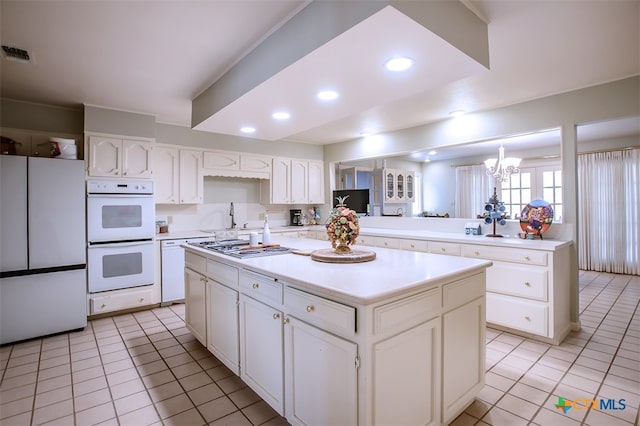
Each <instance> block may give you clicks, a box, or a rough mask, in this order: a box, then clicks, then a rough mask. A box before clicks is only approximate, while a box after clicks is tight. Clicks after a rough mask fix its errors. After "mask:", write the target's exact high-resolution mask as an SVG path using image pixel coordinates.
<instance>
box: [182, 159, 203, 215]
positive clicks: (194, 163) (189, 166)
mask: <svg viewBox="0 0 640 426" xmlns="http://www.w3.org/2000/svg"><path fill="white" fill-rule="evenodd" d="M201 167H202V151H197V150H191V149H181V150H180V203H184V204H202V200H203V195H202V193H203V186H204V181H203V179H202V175H201V171H200V169H201Z"/></svg>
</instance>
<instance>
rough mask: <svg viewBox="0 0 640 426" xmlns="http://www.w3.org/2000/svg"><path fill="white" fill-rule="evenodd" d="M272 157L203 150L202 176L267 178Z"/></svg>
mask: <svg viewBox="0 0 640 426" xmlns="http://www.w3.org/2000/svg"><path fill="white" fill-rule="evenodd" d="M271 162H272V157H269V156H266V155H259V154H245V153H240V152H229V151H207V150H205V151H204V152H203V164H202V172H203V175H204V176H226V177H244V178H258V179H269V176H270V174H271Z"/></svg>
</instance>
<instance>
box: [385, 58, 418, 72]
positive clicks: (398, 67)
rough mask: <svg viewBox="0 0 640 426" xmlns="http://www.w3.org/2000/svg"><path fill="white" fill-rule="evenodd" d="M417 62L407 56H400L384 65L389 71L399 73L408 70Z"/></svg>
mask: <svg viewBox="0 0 640 426" xmlns="http://www.w3.org/2000/svg"><path fill="white" fill-rule="evenodd" d="M414 63H415V61H414V60H413V59H411V58H409V57H407V56H399V57H396V58H391V59H389V60H388V61H387V62H385V63H384V66H385V67H386V68H387V69H388V70H389V71H394V72H399V71H405V70H408V69H409V68H411V67H412V66H413V64H414Z"/></svg>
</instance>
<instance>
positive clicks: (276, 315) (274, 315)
mask: <svg viewBox="0 0 640 426" xmlns="http://www.w3.org/2000/svg"><path fill="white" fill-rule="evenodd" d="M278 318H280V313H279V312H276V313H275V314H273V319H275V320H277V319H278Z"/></svg>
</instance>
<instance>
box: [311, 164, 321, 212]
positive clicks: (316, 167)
mask: <svg viewBox="0 0 640 426" xmlns="http://www.w3.org/2000/svg"><path fill="white" fill-rule="evenodd" d="M309 204H324V163H323V162H322V161H309Z"/></svg>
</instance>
